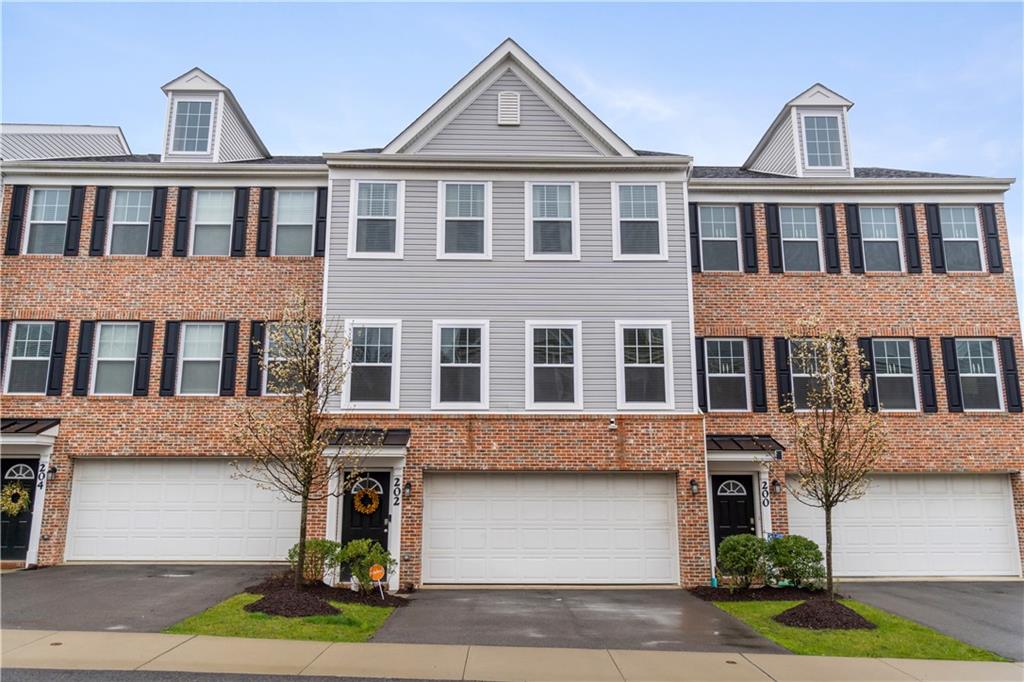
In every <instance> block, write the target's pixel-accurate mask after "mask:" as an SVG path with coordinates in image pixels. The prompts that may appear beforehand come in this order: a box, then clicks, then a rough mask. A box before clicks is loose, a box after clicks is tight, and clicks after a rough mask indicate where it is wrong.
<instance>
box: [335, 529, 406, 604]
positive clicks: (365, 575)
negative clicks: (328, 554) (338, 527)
mask: <svg viewBox="0 0 1024 682" xmlns="http://www.w3.org/2000/svg"><path fill="white" fill-rule="evenodd" d="M396 563H397V562H396V561H395V560H394V559H393V558H391V555H390V554H389V553H388V551H387V550H386V549H384V548H383V547H381V544H380V543H379V542H377V541H376V540H370V539H369V538H363V539H361V540H350V541H348V542H346V543H345V544H344V546H343V547H342V548H341V551H340V552H338V566H340V567H341V568H342V570H347V571H348V572H350V573H351V574H352V576H353V577H354V578H355V579H356V581H357V582H358V583H359V589H360V590H362V591H363V592H371V591H372V590H373V586H374V583H373V581H372V580H370V567H371V566H373V565H374V564H380V565H381V566H383V567H384V576H385V578H387V576H388V575H390V573H391V571H392V570H393V569H394V567H395V564H396Z"/></svg>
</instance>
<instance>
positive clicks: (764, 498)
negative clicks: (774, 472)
mask: <svg viewBox="0 0 1024 682" xmlns="http://www.w3.org/2000/svg"><path fill="white" fill-rule="evenodd" d="M771 505H772V495H771V493H770V492H769V491H768V481H761V506H762V507H770V506H771Z"/></svg>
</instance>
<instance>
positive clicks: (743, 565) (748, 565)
mask: <svg viewBox="0 0 1024 682" xmlns="http://www.w3.org/2000/svg"><path fill="white" fill-rule="evenodd" d="M767 545H768V542H767V541H766V540H765V539H764V538H759V537H757V536H756V535H730V536H729V537H727V538H726V539H724V540H722V544H720V545H719V546H718V570H719V571H720V572H721V573H722V575H725V576H728V577H730V578H732V579H733V580H734V581H735V582H736V584H737V585H738V586H739V587H750V585H751V583H753V582H754V581H755V580H758V579H762V578H763V577H764V575H765V568H766V565H765V564H766V559H765V554H766V550H767Z"/></svg>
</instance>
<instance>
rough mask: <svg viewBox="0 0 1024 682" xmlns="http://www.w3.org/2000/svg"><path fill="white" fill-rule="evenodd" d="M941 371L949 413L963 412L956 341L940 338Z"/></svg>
mask: <svg viewBox="0 0 1024 682" xmlns="http://www.w3.org/2000/svg"><path fill="white" fill-rule="evenodd" d="M942 369H943V371H944V373H945V375H946V402H947V403H948V405H949V411H950V412H963V411H964V401H963V398H961V396H960V367H959V366H958V365H957V361H956V339H954V338H951V337H948V336H944V337H942Z"/></svg>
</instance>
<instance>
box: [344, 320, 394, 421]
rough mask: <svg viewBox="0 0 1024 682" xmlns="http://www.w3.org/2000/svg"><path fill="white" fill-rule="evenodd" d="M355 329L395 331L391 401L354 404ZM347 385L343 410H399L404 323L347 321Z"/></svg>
mask: <svg viewBox="0 0 1024 682" xmlns="http://www.w3.org/2000/svg"><path fill="white" fill-rule="evenodd" d="M355 327H391V329H393V330H394V332H393V335H392V339H391V400H388V401H371V400H360V401H356V402H353V401H352V398H351V392H352V381H351V377H352V333H353V328H355ZM345 338H346V339H347V340H348V341H347V343H346V344H345V368H346V370H345V384H344V386H343V387H342V397H341V406H342V410H353V411H358V410H369V411H373V410H397V409H398V407H399V405H400V404H401V397H400V395H399V391H400V388H401V383H402V382H401V354H402V321H401V320H396V319H376V318H359V319H354V320H346V321H345Z"/></svg>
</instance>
